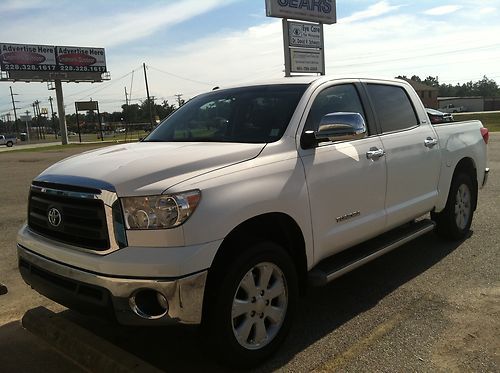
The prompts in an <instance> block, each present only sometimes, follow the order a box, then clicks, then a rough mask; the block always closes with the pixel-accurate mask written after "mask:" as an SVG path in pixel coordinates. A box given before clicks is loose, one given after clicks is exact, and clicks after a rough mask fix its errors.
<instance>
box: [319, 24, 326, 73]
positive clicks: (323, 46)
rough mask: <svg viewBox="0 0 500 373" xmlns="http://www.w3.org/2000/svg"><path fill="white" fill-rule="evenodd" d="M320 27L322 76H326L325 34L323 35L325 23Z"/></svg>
mask: <svg viewBox="0 0 500 373" xmlns="http://www.w3.org/2000/svg"><path fill="white" fill-rule="evenodd" d="M319 27H320V29H321V31H320V33H321V48H320V49H321V52H322V53H321V58H322V60H323V61H322V65H323V71H321V75H325V73H326V66H325V36H324V35H325V34H324V33H323V22H321V23H320V24H319Z"/></svg>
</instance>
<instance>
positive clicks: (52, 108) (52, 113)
mask: <svg viewBox="0 0 500 373" xmlns="http://www.w3.org/2000/svg"><path fill="white" fill-rule="evenodd" d="M52 100H54V99H53V98H52V96H49V102H50V114H51V116H52V117H51V118H52V119H51V123H52V129H53V130H54V136H55V138H56V140H57V129H56V125H55V123H54V119H55V118H54V106H53V105H52Z"/></svg>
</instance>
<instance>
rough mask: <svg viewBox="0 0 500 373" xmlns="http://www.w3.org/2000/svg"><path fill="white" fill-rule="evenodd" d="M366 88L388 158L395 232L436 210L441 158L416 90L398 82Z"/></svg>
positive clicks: (388, 198) (389, 206)
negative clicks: (403, 224) (416, 103)
mask: <svg viewBox="0 0 500 373" xmlns="http://www.w3.org/2000/svg"><path fill="white" fill-rule="evenodd" d="M365 87H366V89H367V92H368V95H369V97H370V101H371V103H372V107H373V109H374V112H375V116H376V118H377V122H378V125H379V131H380V139H381V141H382V146H383V149H384V150H385V153H386V156H385V162H386V164H387V195H386V202H385V207H386V212H387V229H390V228H393V227H395V226H397V225H400V224H402V223H406V222H408V221H410V220H412V219H414V218H415V217H417V216H419V215H422V214H424V213H426V212H428V211H430V210H431V209H432V208H433V207H434V206H435V203H436V200H437V195H438V188H437V186H438V181H439V173H440V167H441V153H440V150H439V142H438V141H437V140H438V139H437V135H436V133H435V131H434V128H433V127H432V126H431V125H430V123H429V121H428V119H427V115H426V114H425V110H424V108H423V106H421V105H419V106H416V105H413V102H417V101H415V100H419V99H418V96H417V95H416V94H415V92H414V91H413V90H411V89H409V87H407V86H406V85H405V84H398V83H371V82H368V83H367V84H366V85H365ZM412 100H413V101H412ZM419 118H423V119H421V120H420V119H419Z"/></svg>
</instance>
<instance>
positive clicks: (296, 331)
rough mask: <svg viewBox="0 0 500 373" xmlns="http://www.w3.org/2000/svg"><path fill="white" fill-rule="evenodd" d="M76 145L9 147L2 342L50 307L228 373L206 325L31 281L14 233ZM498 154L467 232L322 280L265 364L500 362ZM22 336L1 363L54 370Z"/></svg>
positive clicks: (179, 359)
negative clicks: (65, 302)
mask: <svg viewBox="0 0 500 373" xmlns="http://www.w3.org/2000/svg"><path fill="white" fill-rule="evenodd" d="M77 151H81V149H77V150H65V151H64V152H62V151H61V152H60V153H53V152H50V153H41V154H39V153H17V154H16V153H12V154H3V155H1V156H0V157H1V158H0V160H1V162H2V165H3V168H4V169H6V170H8V173H9V175H10V177H9V178H7V179H5V180H3V181H2V183H1V184H0V193H1V195H2V196H4V201H3V206H4V213H3V214H2V215H0V247H1V248H2V250H0V282H4V283H5V284H6V285H7V287H8V288H9V293H8V294H6V295H3V296H1V297H0V340H2V339H3V338H4V337H6V338H9V340H12V341H15V340H16V338H17V339H18V340H19V339H22V338H25V337H24V336H23V337H22V338H21V334H22V333H21V331H19V330H18V333H17V334H16V328H15V327H14V326H13V324H12V322H15V321H16V320H18V319H19V318H20V317H21V316H22V314H24V312H25V311H26V310H28V309H30V308H33V307H36V306H39V305H45V306H47V307H49V308H51V309H53V310H56V311H58V312H60V315H61V316H62V317H64V318H66V319H68V320H71V321H73V322H75V323H77V324H79V325H81V326H84V327H85V328H87V329H88V330H90V331H92V332H94V333H95V334H96V335H99V336H102V337H103V338H105V339H107V340H109V341H111V342H113V343H114V344H116V345H117V346H119V347H122V348H123V349H125V350H127V351H130V352H131V353H133V354H136V355H137V356H139V357H141V358H142V359H144V360H146V361H148V362H150V363H151V364H153V365H155V366H157V367H159V368H161V369H164V370H166V371H201V370H203V371H223V370H224V369H223V368H221V367H220V366H218V365H217V364H215V363H214V362H213V360H212V359H211V356H209V355H208V354H207V353H206V352H205V351H206V350H205V348H204V345H203V343H202V341H201V340H200V338H199V335H198V332H197V329H196V328H193V327H168V328H158V329H145V328H135V327H120V326H115V325H110V324H108V323H105V322H102V321H99V320H94V319H90V318H85V317H82V316H80V315H78V314H76V313H74V312H71V311H65V310H63V309H62V308H61V307H60V306H57V305H55V304H53V303H52V302H50V301H48V300H46V299H44V298H42V297H40V296H38V295H37V294H35V293H34V292H33V291H31V290H30V289H29V288H28V287H27V286H25V285H24V284H23V283H22V281H21V279H20V278H19V275H18V274H17V271H16V259H15V251H14V242H15V231H16V229H17V228H18V226H19V225H20V224H21V223H22V221H23V220H24V214H25V210H26V202H25V201H26V194H27V186H28V182H29V180H30V178H31V177H32V176H34V174H36V173H37V172H38V171H39V170H41V169H43V168H45V167H46V166H47V165H48V164H50V163H53V162H54V161H56V160H57V159H59V158H62V157H63V156H66V155H69V154H70V153H71V152H77ZM489 158H490V167H491V170H492V172H491V176H490V180H489V183H488V185H487V187H486V188H485V189H484V190H483V191H482V192H481V194H480V199H479V207H478V211H477V213H476V215H475V219H474V223H473V225H472V234H471V236H470V237H469V238H468V239H467V240H465V241H463V242H459V243H446V242H443V241H440V240H439V239H437V238H436V236H435V235H434V234H432V233H431V234H427V235H425V236H423V237H421V238H419V239H418V240H416V241H414V242H412V243H410V244H407V245H405V246H403V247H401V248H400V249H398V250H395V251H394V252H392V253H390V254H388V255H386V256H384V257H382V258H379V259H377V260H376V261H374V262H372V263H370V264H368V265H366V266H364V267H362V268H360V269H358V270H356V271H354V272H352V273H350V274H348V275H346V276H344V277H342V278H340V279H338V280H337V281H334V282H333V283H331V284H329V285H328V286H326V287H324V288H318V289H311V290H310V291H309V293H308V294H307V296H306V297H305V298H304V299H303V300H302V301H301V302H300V307H299V314H298V318H297V320H296V322H295V323H294V325H293V327H292V331H291V334H290V336H289V338H288V340H287V342H286V343H285V345H284V346H283V348H282V349H281V350H280V351H279V353H278V354H277V355H276V356H275V357H274V358H273V359H271V360H270V361H269V362H268V363H266V364H265V365H263V366H262V367H260V368H259V369H258V371H263V372H268V371H275V370H280V371H286V372H308V371H311V370H314V371H318V372H323V371H324V372H326V371H342V372H349V371H356V372H357V371H363V372H375V371H384V372H401V371H405V372H407V371H416V372H435V371H443V372H448V371H472V372H495V371H497V372H498V371H500V339H499V336H500V255H499V248H500V198H499V196H500V134H492V136H491V138H490V146H489ZM20 166H22V167H21V168H20ZM22 340H23V341H24V342H23V343H24V344H22V345H19V348H18V349H15V348H12V346H11V344H9V346H11V348H10V349H9V355H8V356H7V355H2V354H1V351H0V363H1V362H2V359H4V360H5V359H9V358H10V359H11V360H12V358H13V357H15V354H16V353H17V354H19V359H25V361H24V362H23V365H22V366H23V367H25V368H23V369H21V370H18V371H21V372H24V371H25V372H28V371H30V372H37V371H38V372H42V371H44V370H43V369H42V366H41V365H39V366H36V364H34V365H33V364H32V365H30V364H28V363H27V361H29V359H30V355H29V354H27V352H29V351H30V348H31V347H29V346H30V344H29V343H28V342H26V340H25V339H22ZM12 343H13V342H12ZM31 343H32V345H33V351H39V349H37V348H36V347H35V344H34V343H35V342H33V341H32V342H31ZM14 345H15V344H14ZM1 346H2V344H0V348H1ZM46 354H47V355H46V356H47V364H48V363H49V362H51V363H50V364H53V362H54V361H57V359H61V366H60V369H59V370H58V369H55V370H53V371H61V372H62V371H65V369H66V368H67V367H68V362H67V361H66V360H65V359H64V358H63V357H61V356H58V355H57V353H55V352H52V353H49V352H46ZM35 355H36V358H37V359H40V355H39V354H35ZM35 355H33V356H35ZM63 363H64V364H63ZM11 366H12V365H11ZM49 366H51V367H52V366H53V365H49ZM1 367H2V365H1V364H0V370H1ZM28 367H29V368H28Z"/></svg>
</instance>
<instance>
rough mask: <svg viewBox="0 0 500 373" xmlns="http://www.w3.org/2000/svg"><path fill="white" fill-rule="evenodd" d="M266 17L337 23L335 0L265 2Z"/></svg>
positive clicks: (272, 0)
mask: <svg viewBox="0 0 500 373" xmlns="http://www.w3.org/2000/svg"><path fill="white" fill-rule="evenodd" d="M266 13H267V16H268V17H277V18H291V19H298V20H302V21H311V22H318V23H326V24H328V25H330V24H332V23H336V22H337V11H336V5H335V0H266Z"/></svg>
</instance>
